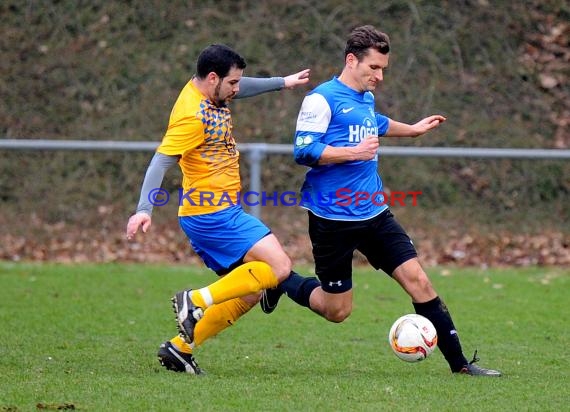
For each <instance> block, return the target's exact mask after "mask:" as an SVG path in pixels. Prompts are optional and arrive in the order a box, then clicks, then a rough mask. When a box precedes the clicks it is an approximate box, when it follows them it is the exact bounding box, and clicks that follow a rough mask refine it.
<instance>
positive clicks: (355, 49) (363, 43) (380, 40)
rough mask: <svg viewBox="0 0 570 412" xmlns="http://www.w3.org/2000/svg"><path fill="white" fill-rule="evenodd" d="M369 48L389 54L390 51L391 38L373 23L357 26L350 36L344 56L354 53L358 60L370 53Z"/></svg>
mask: <svg viewBox="0 0 570 412" xmlns="http://www.w3.org/2000/svg"><path fill="white" fill-rule="evenodd" d="M369 49H375V50H377V51H378V52H380V53H382V54H388V53H389V52H390V38H389V37H388V35H387V34H386V33H383V32H381V31H379V30H377V29H376V28H375V27H374V26H371V25H366V26H360V27H356V28H354V29H353V30H352V31H351V32H350V35H349V36H348V40H347V41H346V47H345V49H344V57H346V56H347V55H348V54H349V53H352V54H354V55H355V56H356V58H357V59H358V60H361V59H362V58H363V57H364V56H366V55H367V54H368V50H369Z"/></svg>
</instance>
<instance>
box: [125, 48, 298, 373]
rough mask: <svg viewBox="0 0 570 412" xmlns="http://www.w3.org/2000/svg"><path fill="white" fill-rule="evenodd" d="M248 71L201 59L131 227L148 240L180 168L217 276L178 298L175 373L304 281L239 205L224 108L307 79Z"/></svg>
mask: <svg viewBox="0 0 570 412" xmlns="http://www.w3.org/2000/svg"><path fill="white" fill-rule="evenodd" d="M245 67H246V63H245V60H244V59H243V58H242V57H241V56H240V55H239V54H237V53H236V52H235V51H234V50H232V49H231V48H229V47H227V46H225V45H221V44H214V45H211V46H209V47H207V48H206V49H204V50H203V51H202V52H201V53H200V55H199V56H198V60H197V64H196V75H195V76H194V77H193V78H192V79H191V80H190V81H189V82H188V83H187V84H186V86H185V87H184V88H183V89H182V92H181V93H180V95H179V97H178V99H177V101H176V103H175V105H174V107H173V109H172V112H171V115H170V120H169V124H168V129H167V131H166V134H165V135H164V138H163V140H162V143H161V144H160V146H159V147H158V149H157V150H156V153H155V155H154V157H153V159H152V160H151V162H150V164H149V167H148V169H147V172H146V175H145V179H144V182H143V185H142V189H141V196H140V200H139V204H138V207H137V212H136V213H135V214H134V215H132V216H131V217H130V219H129V222H128V224H127V238H128V239H132V238H133V237H134V235H135V234H136V233H137V231H138V229H139V228H141V227H142V231H143V232H147V231H148V229H149V228H150V225H151V212H152V206H153V205H152V195H151V192H152V191H153V189H156V188H159V187H160V185H161V183H162V180H163V178H164V174H165V172H166V170H168V168H169V167H170V166H172V165H173V164H174V163H178V165H179V166H180V169H181V170H182V174H183V180H182V186H183V194H182V195H181V196H180V199H179V205H180V206H179V211H178V216H179V223H180V226H181V227H182V229H183V230H184V232H185V234H186V235H187V236H188V238H189V240H190V243H191V245H192V247H193V249H194V250H195V251H196V253H197V254H198V255H199V256H200V257H201V258H202V260H203V261H204V263H205V264H206V266H208V267H209V268H210V269H212V270H213V271H215V272H216V273H217V274H218V275H219V276H220V278H219V280H217V281H216V282H214V283H212V284H210V285H208V286H206V287H202V288H200V289H195V290H192V289H188V290H183V291H181V292H178V293H176V295H175V296H174V297H173V299H172V301H173V306H174V310H175V312H176V318H177V323H178V328H179V331H180V336H176V337H174V338H172V339H171V340H170V341H168V342H165V343H163V344H162V345H161V347H160V349H159V351H158V357H159V361H160V363H161V364H162V365H163V366H164V367H166V368H167V369H170V370H174V371H178V372H187V373H193V374H200V373H201V372H202V371H201V369H200V368H199V367H198V365H197V363H196V361H195V359H194V356H193V354H192V351H193V349H194V348H195V347H196V346H198V345H200V344H201V343H202V342H204V341H205V340H206V339H208V338H210V337H212V336H214V335H216V334H217V333H219V332H220V331H222V330H223V329H225V328H226V327H228V326H229V325H231V324H233V323H234V322H235V321H236V320H237V319H238V318H239V317H240V316H242V315H243V314H245V313H246V312H247V311H249V310H250V309H251V308H252V307H253V306H254V305H255V304H256V303H257V302H258V301H259V298H260V293H261V291H262V290H264V289H267V288H274V287H275V286H277V284H278V283H280V282H281V281H283V280H284V279H286V278H288V277H289V276H290V275H294V276H297V277H300V276H299V275H298V274H296V273H295V272H292V270H291V260H290V259H289V257H288V256H287V254H286V253H285V251H284V250H283V248H282V246H281V244H280V243H279V241H278V240H277V238H276V237H275V235H273V234H272V233H271V230H270V229H269V228H268V227H267V226H265V225H264V224H263V223H262V222H261V221H260V220H259V219H257V218H255V217H253V216H251V215H249V214H247V213H245V212H244V210H243V209H242V208H241V205H240V204H239V202H238V193H239V191H240V189H241V184H240V176H239V163H238V160H239V152H238V151H237V149H236V143H235V140H234V137H233V135H232V119H231V112H230V109H229V108H228V106H227V105H228V103H229V102H230V101H231V100H232V99H233V98H236V97H238V98H239V97H248V96H252V95H256V94H260V93H264V92H268V91H273V90H280V89H282V88H291V87H295V86H297V85H302V84H306V83H307V82H308V81H309V70H308V69H306V70H302V71H300V72H298V73H295V74H292V75H289V76H287V77H285V78H280V77H277V78H275V77H274V78H268V79H256V78H242V74H243V70H244V69H245ZM240 87H241V88H242V90H241V91H240Z"/></svg>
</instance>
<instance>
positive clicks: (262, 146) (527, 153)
mask: <svg viewBox="0 0 570 412" xmlns="http://www.w3.org/2000/svg"><path fill="white" fill-rule="evenodd" d="M158 145H159V143H157V142H141V141H111V140H44V139H0V150H2V149H3V150H85V151H154V150H155V149H156V148H157V147H158ZM237 147H238V150H239V151H240V152H241V153H242V154H245V158H246V160H247V161H248V163H249V167H250V172H249V173H250V176H249V177H250V190H251V191H253V192H258V193H260V192H261V162H262V161H263V159H264V158H265V156H266V155H271V154H292V153H293V146H292V145H288V144H268V143H240V144H238V145H237ZM379 152H380V153H381V155H382V156H401V157H463V158H481V159H490V158H494V159H497V158H501V159H508V158H510V159H547V160H560V159H570V150H565V149H514V148H508V149H497V148H477V147H408V146H383V147H382V148H381V149H380V150H379ZM251 213H252V215H254V216H256V217H259V216H260V213H261V206H260V205H256V206H252V207H251Z"/></svg>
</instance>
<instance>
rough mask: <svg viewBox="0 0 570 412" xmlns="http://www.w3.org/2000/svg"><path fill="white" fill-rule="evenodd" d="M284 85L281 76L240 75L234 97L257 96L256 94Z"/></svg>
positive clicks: (275, 89)
mask: <svg viewBox="0 0 570 412" xmlns="http://www.w3.org/2000/svg"><path fill="white" fill-rule="evenodd" d="M283 87H285V79H284V78H283V77H267V78H261V77H242V78H241V80H240V81H239V92H238V94H237V95H236V97H235V98H236V99H243V98H244V97H252V96H257V95H258V94H262V93H267V92H274V91H277V90H281V89H282V88H283Z"/></svg>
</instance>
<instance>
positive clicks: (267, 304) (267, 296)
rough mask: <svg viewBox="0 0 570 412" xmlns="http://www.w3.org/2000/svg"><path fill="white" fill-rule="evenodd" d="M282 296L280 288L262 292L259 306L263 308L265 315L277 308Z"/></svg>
mask: <svg viewBox="0 0 570 412" xmlns="http://www.w3.org/2000/svg"><path fill="white" fill-rule="evenodd" d="M282 295H283V292H282V291H281V289H280V288H279V287H276V288H272V289H264V290H263V292H261V300H260V301H259V306H261V310H262V311H263V313H267V314H270V313H272V312H273V311H274V310H275V308H276V307H277V303H279V298H281V296H282Z"/></svg>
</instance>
